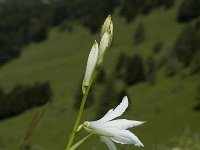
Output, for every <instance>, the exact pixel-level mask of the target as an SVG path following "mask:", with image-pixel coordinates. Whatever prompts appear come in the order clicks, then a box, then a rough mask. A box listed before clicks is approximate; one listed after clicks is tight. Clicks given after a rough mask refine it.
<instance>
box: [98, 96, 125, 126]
mask: <svg viewBox="0 0 200 150" xmlns="http://www.w3.org/2000/svg"><path fill="white" fill-rule="evenodd" d="M127 107H128V98H127V96H125V97H124V98H123V99H122V102H121V103H120V104H119V105H118V106H117V107H116V108H115V109H114V110H113V109H110V110H109V111H108V112H107V113H106V114H105V116H104V117H102V118H101V119H99V120H97V121H100V122H107V121H110V120H112V119H114V118H116V117H119V116H121V115H122V114H123V113H124V111H125V110H126V108H127Z"/></svg>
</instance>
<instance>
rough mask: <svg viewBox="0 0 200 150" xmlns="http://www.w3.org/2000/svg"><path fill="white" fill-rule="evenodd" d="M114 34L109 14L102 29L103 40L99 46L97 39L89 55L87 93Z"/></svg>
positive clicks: (83, 86)
mask: <svg viewBox="0 0 200 150" xmlns="http://www.w3.org/2000/svg"><path fill="white" fill-rule="evenodd" d="M112 36H113V23H112V19H111V16H110V15H109V16H108V17H107V18H106V20H105V22H104V24H103V26H102V29H101V41H100V44H99V46H98V43H97V41H95V42H94V44H93V46H92V48H91V51H90V54H89V56H88V61H87V66H86V72H85V77H84V79H83V84H82V91H83V94H85V91H86V88H87V87H88V86H89V85H90V84H91V83H92V80H93V77H94V73H95V71H96V70H98V68H99V66H100V65H101V64H102V61H103V57H104V54H105V51H106V50H107V48H108V47H109V46H110V44H111V41H112Z"/></svg>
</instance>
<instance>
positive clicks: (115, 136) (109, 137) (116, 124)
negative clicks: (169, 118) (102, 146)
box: [79, 96, 144, 150]
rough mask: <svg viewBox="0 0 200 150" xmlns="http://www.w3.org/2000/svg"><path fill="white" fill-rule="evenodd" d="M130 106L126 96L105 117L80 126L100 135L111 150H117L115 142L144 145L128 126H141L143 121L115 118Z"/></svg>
mask: <svg viewBox="0 0 200 150" xmlns="http://www.w3.org/2000/svg"><path fill="white" fill-rule="evenodd" d="M127 107H128V98H127V96H125V97H124V98H123V100H122V102H121V103H120V104H119V105H118V106H117V107H116V108H115V109H110V110H109V111H108V112H107V113H106V114H105V116H104V117H102V118H101V119H99V120H97V121H86V122H84V123H83V124H82V125H80V126H79V129H80V128H82V127H83V128H85V129H86V130H88V131H90V132H93V133H95V134H98V135H100V140H101V141H103V142H105V143H106V145H107V146H108V148H109V150H116V149H117V148H116V146H115V144H114V143H113V141H114V142H116V143H120V144H134V145H135V146H139V147H141V146H144V145H143V144H142V142H141V141H140V140H139V139H138V138H137V137H136V136H135V135H134V134H133V133H131V132H130V131H129V130H127V129H128V128H131V127H135V126H139V125H141V124H143V123H144V122H142V121H135V120H127V119H116V120H113V119H115V118H116V117H119V116H121V115H122V114H123V113H124V112H125V110H126V108H127Z"/></svg>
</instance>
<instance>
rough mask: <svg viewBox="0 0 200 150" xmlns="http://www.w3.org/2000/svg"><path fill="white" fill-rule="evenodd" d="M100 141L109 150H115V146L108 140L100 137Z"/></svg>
mask: <svg viewBox="0 0 200 150" xmlns="http://www.w3.org/2000/svg"><path fill="white" fill-rule="evenodd" d="M100 141H101V142H105V143H106V145H107V146H108V148H109V150H117V148H116V146H115V144H114V143H113V141H111V140H110V139H109V138H107V137H104V136H100Z"/></svg>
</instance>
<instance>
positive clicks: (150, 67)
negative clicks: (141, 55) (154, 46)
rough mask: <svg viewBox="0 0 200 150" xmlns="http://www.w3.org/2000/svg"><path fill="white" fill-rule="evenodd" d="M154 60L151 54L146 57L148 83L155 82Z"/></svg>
mask: <svg viewBox="0 0 200 150" xmlns="http://www.w3.org/2000/svg"><path fill="white" fill-rule="evenodd" d="M156 68H157V66H156V61H155V59H154V57H153V56H149V57H148V58H147V62H146V80H147V81H148V82H149V83H150V84H154V83H155V79H156Z"/></svg>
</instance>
